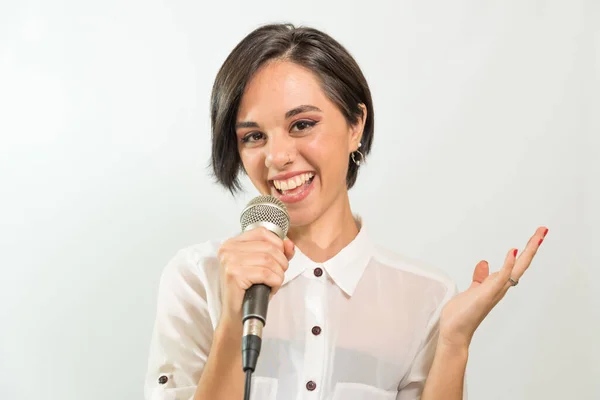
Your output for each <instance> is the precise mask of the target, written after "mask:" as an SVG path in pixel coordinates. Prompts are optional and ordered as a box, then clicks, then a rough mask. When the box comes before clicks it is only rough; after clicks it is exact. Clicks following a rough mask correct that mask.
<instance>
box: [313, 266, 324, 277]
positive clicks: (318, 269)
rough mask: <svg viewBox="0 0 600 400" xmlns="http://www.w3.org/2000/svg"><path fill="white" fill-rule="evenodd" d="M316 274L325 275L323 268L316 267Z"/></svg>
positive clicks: (317, 275)
mask: <svg viewBox="0 0 600 400" xmlns="http://www.w3.org/2000/svg"><path fill="white" fill-rule="evenodd" d="M314 273H315V276H316V277H317V278H318V277H319V276H321V275H323V270H322V269H321V268H319V267H317V268H315V271H314Z"/></svg>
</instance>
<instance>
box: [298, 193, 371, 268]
mask: <svg viewBox="0 0 600 400" xmlns="http://www.w3.org/2000/svg"><path fill="white" fill-rule="evenodd" d="M341 197H342V198H341V199H340V201H335V202H334V203H333V204H332V205H331V206H330V207H329V208H328V210H327V211H325V212H324V213H323V215H321V216H320V217H319V218H318V219H317V220H315V221H313V222H312V223H310V224H308V225H305V226H294V227H291V228H290V231H289V232H288V237H289V238H290V239H291V240H292V241H293V242H294V244H295V245H296V246H298V248H299V249H301V250H302V253H304V254H305V255H306V256H307V257H308V258H310V259H311V260H313V261H314V262H325V261H327V260H329V259H330V258H332V257H333V256H335V255H336V254H337V253H339V252H340V251H341V250H342V249H343V248H344V247H346V246H347V245H348V244H349V243H350V242H351V241H352V240H354V238H355V237H356V235H357V234H358V231H359V228H358V226H357V223H356V221H355V220H354V216H353V215H352V210H351V208H350V199H349V198H348V193H347V192H346V196H341Z"/></svg>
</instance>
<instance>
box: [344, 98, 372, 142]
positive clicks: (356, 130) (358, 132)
mask: <svg viewBox="0 0 600 400" xmlns="http://www.w3.org/2000/svg"><path fill="white" fill-rule="evenodd" d="M358 107H359V108H360V110H361V111H362V116H360V117H358V121H356V124H354V125H351V126H350V143H349V147H350V148H349V149H348V151H349V152H350V153H352V152H354V151H356V150H358V144H359V143H360V141H361V139H362V134H363V130H364V129H365V122H366V121H367V107H365V105H364V104H362V103H360V104H359V105H358Z"/></svg>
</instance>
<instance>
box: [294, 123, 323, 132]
mask: <svg viewBox="0 0 600 400" xmlns="http://www.w3.org/2000/svg"><path fill="white" fill-rule="evenodd" d="M316 124H317V123H316V122H315V121H307V120H301V121H296V122H295V123H294V125H292V130H293V131H305V130H307V129H309V128H312V127H313V126H315V125H316Z"/></svg>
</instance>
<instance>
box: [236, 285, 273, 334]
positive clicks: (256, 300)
mask: <svg viewBox="0 0 600 400" xmlns="http://www.w3.org/2000/svg"><path fill="white" fill-rule="evenodd" d="M269 294H271V288H270V287H269V286H267V285H265V284H262V283H258V284H255V285H252V286H250V288H249V289H248V290H246V294H244V303H243V305H242V315H243V318H242V322H246V320H247V319H248V318H258V319H260V320H261V321H262V323H263V326H264V325H266V324H267V309H268V307H269Z"/></svg>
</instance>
